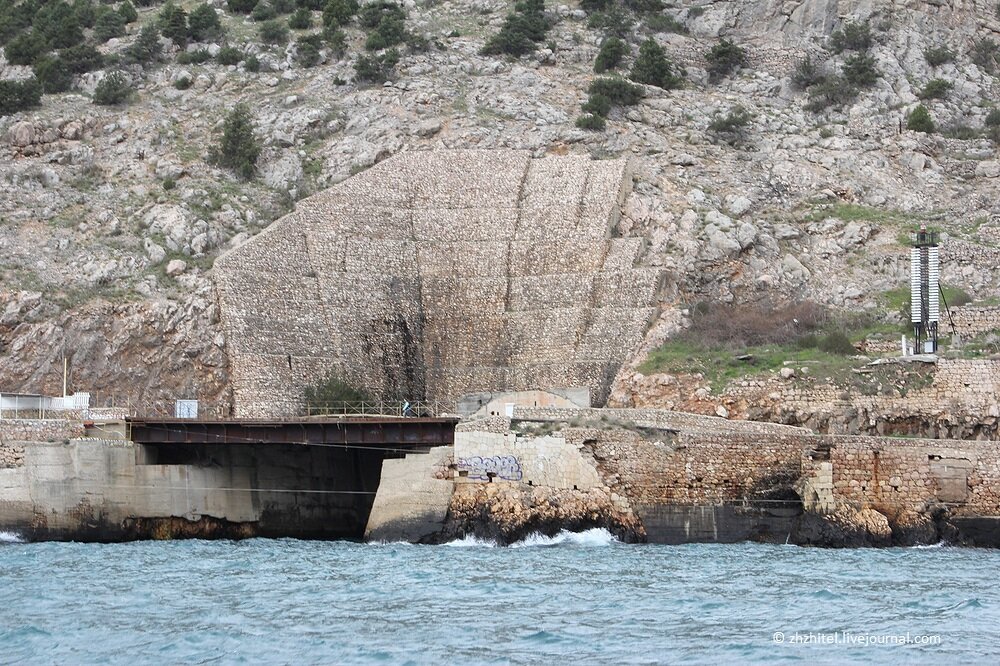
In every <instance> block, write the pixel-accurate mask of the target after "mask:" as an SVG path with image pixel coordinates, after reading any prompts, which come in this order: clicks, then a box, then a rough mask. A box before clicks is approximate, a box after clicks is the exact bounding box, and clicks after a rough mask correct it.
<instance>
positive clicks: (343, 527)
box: [0, 439, 381, 541]
mask: <svg viewBox="0 0 1000 666" xmlns="http://www.w3.org/2000/svg"><path fill="white" fill-rule="evenodd" d="M15 444H16V445H18V446H21V447H23V464H21V465H20V466H18V467H14V468H7V469H0V528H2V529H11V530H16V531H18V532H20V533H21V534H22V535H23V536H25V537H27V538H29V539H73V540H96V541H116V540H124V539H133V538H165V537H170V536H178V537H190V536H200V537H215V536H224V537H245V536H276V537H278V536H294V537H300V538H361V537H362V536H363V534H364V529H365V525H366V523H367V520H368V513H369V511H370V508H371V504H372V501H373V499H374V495H375V490H376V488H377V484H378V478H379V473H380V469H381V454H374V455H366V454H365V453H364V452H358V451H357V450H349V451H343V450H337V449H332V448H329V447H302V446H294V445H261V446H256V445H238V446H213V447H207V448H206V447H180V446H175V447H173V448H171V449H170V450H169V451H164V450H159V451H157V450H155V449H149V448H145V447H141V446H137V445H133V444H132V443H131V442H128V441H126V440H91V439H82V440H68V441H66V442H57V443H48V442H23V443H15ZM158 458H160V459H158ZM161 459H162V460H161ZM167 459H169V460H170V461H169V462H167V461H166V460H167Z"/></svg>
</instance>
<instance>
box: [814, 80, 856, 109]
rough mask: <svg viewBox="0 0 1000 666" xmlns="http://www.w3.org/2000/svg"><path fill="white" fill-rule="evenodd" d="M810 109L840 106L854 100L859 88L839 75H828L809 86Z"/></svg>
mask: <svg viewBox="0 0 1000 666" xmlns="http://www.w3.org/2000/svg"><path fill="white" fill-rule="evenodd" d="M807 93H808V95H809V101H808V102H807V103H806V110H808V111H822V110H824V109H827V108H829V107H835V108H840V107H842V106H844V105H846V104H849V103H851V102H853V101H854V99H855V98H856V97H857V96H858V89H857V88H855V87H854V86H852V85H851V84H850V83H849V82H848V81H847V80H846V79H844V78H842V77H839V76H827V77H825V78H823V79H822V80H820V82H819V83H816V84H814V85H812V86H810V87H809V90H808V91H807Z"/></svg>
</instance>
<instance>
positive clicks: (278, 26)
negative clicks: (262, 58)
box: [257, 21, 288, 44]
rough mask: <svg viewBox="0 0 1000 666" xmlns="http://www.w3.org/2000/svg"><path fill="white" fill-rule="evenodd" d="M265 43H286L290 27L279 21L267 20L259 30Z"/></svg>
mask: <svg viewBox="0 0 1000 666" xmlns="http://www.w3.org/2000/svg"><path fill="white" fill-rule="evenodd" d="M257 32H258V34H259V35H260V40H261V41H262V42H264V43H265V44H284V43H285V42H287V41H288V28H287V27H286V26H285V24H284V23H279V22H278V21H265V22H264V23H261V24H260V29H259V30H258V31H257Z"/></svg>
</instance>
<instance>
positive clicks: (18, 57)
mask: <svg viewBox="0 0 1000 666" xmlns="http://www.w3.org/2000/svg"><path fill="white" fill-rule="evenodd" d="M46 50H47V48H46V46H45V38H44V37H43V36H42V35H40V34H38V33H36V32H35V31H33V30H32V31H31V32H26V33H24V34H22V35H18V36H17V37H14V38H13V39H11V40H10V41H9V42H7V44H6V45H5V46H4V54H5V55H6V56H7V62H9V63H10V64H12V65H30V64H31V63H33V62H35V60H36V59H37V58H38V56H40V55H42V54H43V53H45V51H46Z"/></svg>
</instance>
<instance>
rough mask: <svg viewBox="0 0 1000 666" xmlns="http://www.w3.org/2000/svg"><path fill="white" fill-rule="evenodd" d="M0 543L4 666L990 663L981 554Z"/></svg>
mask: <svg viewBox="0 0 1000 666" xmlns="http://www.w3.org/2000/svg"><path fill="white" fill-rule="evenodd" d="M0 541H3V543H0V663H4V664H8V663H14V664H48V663H58V664H105V663H112V664H144V663H148V664H175V663H191V664H228V663H264V664H343V663H378V664H397V663H414V664H440V663H463V664H464V663H541V664H553V663H565V662H567V661H573V662H577V663H680V662H684V663H711V664H725V663H748V662H764V661H768V662H771V661H786V662H793V661H800V662H808V663H829V664H842V663H867V662H879V663H899V664H912V663H928V664H930V663H934V664H941V665H943V664H949V665H950V664H955V663H996V662H997V661H998V656H997V655H998V654H1000V590H998V588H997V582H996V581H997V572H998V571H1000V552H998V551H993V550H971V549H958V548H948V547H937V548H909V549H902V548H900V549H886V550H874V549H859V550H820V549H810V548H798V547H795V546H774V545H760V544H738V545H688V546H654V545H624V544H619V543H617V542H614V541H613V539H611V538H610V536H609V535H608V534H607V533H605V532H602V531H599V530H594V531H591V532H587V533H584V534H582V535H568V534H564V535H560V536H559V537H555V538H552V539H548V538H535V539H531V540H530V541H529V542H528V543H525V544H521V547H512V548H495V547H490V546H489V545H484V544H479V543H476V542H474V541H465V542H459V543H456V544H451V545H446V546H411V545H406V544H385V545H371V544H355V543H328V542H306V541H295V540H264V539H252V540H248V541H240V542H233V541H174V542H138V543H128V544H110V545H100V544H76V543H40V544H24V543H14V542H12V535H3V534H0ZM778 632H780V634H781V635H780V636H777V637H776V634H777V633H778ZM838 632H840V633H838ZM810 636H811V638H810ZM925 637H929V638H925ZM935 637H937V640H935ZM906 640H909V641H910V642H909V643H906V642H905V641H906ZM866 642H867V643H868V644H867V645H866V644H865V643H866ZM921 642H929V643H930V644H920V643H921Z"/></svg>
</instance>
